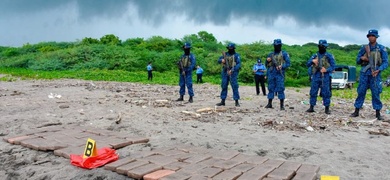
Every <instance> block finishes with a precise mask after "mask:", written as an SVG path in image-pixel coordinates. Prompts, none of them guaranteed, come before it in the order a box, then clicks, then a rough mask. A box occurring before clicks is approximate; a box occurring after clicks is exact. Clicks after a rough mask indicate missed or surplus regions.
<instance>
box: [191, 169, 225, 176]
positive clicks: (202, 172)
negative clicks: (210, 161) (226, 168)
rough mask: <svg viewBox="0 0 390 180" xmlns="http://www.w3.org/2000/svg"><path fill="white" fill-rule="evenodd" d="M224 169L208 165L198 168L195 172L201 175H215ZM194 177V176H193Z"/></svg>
mask: <svg viewBox="0 0 390 180" xmlns="http://www.w3.org/2000/svg"><path fill="white" fill-rule="evenodd" d="M222 171H223V170H222V169H220V168H214V167H207V168H203V169H200V170H197V171H196V172H195V173H194V174H197V175H201V176H203V177H209V178H211V177H214V176H215V175H217V174H218V173H220V172H222ZM192 178H194V177H192Z"/></svg>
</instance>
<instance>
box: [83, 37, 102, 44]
mask: <svg viewBox="0 0 390 180" xmlns="http://www.w3.org/2000/svg"><path fill="white" fill-rule="evenodd" d="M81 44H83V45H88V44H99V40H98V39H94V38H90V37H86V38H84V39H83V40H81Z"/></svg>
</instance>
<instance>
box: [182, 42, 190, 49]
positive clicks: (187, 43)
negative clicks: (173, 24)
mask: <svg viewBox="0 0 390 180" xmlns="http://www.w3.org/2000/svg"><path fill="white" fill-rule="evenodd" d="M189 48H191V43H189V42H186V43H184V45H183V49H189Z"/></svg>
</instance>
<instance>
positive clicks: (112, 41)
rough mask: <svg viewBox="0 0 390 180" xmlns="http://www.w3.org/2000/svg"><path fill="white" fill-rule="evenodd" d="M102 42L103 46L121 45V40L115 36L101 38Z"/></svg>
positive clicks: (109, 35)
mask: <svg viewBox="0 0 390 180" xmlns="http://www.w3.org/2000/svg"><path fill="white" fill-rule="evenodd" d="M100 42H101V43H102V44H106V45H120V44H121V40H120V39H119V38H118V37H117V36H115V35H113V34H107V35H105V36H103V37H101V38H100Z"/></svg>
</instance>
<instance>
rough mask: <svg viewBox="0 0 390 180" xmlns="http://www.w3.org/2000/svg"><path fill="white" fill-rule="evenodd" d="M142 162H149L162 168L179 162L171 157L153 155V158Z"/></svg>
mask: <svg viewBox="0 0 390 180" xmlns="http://www.w3.org/2000/svg"><path fill="white" fill-rule="evenodd" d="M141 160H143V161H149V162H150V163H154V164H157V165H161V166H163V165H167V164H171V163H174V162H177V160H176V159H175V158H172V157H169V156H163V155H152V156H148V157H145V158H142V159H141Z"/></svg>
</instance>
